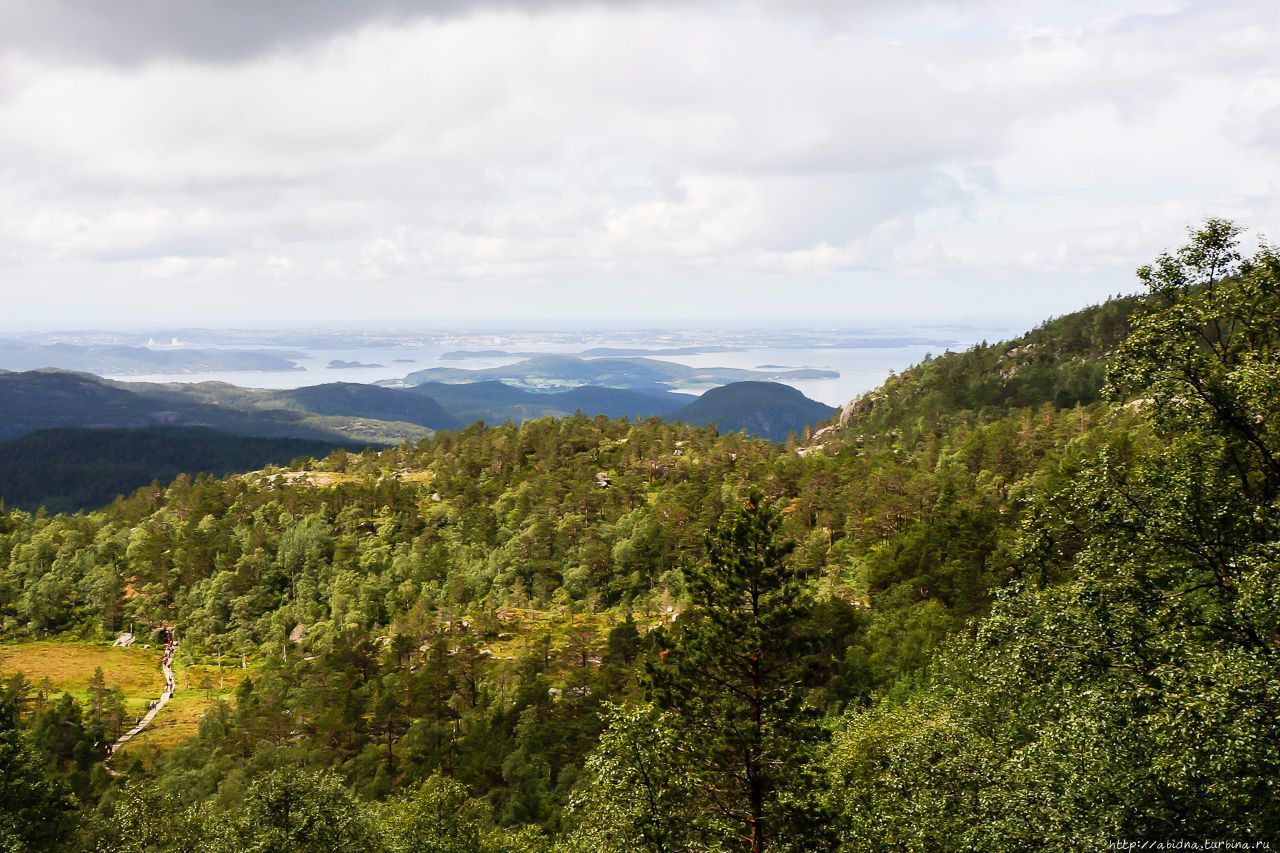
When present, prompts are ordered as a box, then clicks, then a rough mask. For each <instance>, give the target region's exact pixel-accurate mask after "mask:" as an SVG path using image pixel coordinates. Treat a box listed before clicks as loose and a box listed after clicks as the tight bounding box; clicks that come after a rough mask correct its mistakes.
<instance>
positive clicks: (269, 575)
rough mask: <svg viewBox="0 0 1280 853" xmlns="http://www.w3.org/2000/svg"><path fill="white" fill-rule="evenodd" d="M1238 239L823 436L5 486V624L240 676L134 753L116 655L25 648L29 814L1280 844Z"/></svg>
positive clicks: (1261, 526) (190, 825)
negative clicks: (117, 695)
mask: <svg viewBox="0 0 1280 853" xmlns="http://www.w3.org/2000/svg"><path fill="white" fill-rule="evenodd" d="M1237 233H1238V232H1237V229H1235V228H1234V227H1233V226H1231V225H1230V224H1229V223H1225V222H1221V221H1211V222H1209V223H1207V224H1206V226H1205V227H1204V229H1202V230H1201V231H1199V232H1197V233H1196V234H1194V235H1193V239H1192V241H1191V243H1190V244H1189V245H1188V247H1186V248H1185V249H1183V250H1181V251H1180V252H1178V253H1176V254H1174V255H1172V256H1162V257H1161V258H1160V259H1158V261H1157V262H1156V263H1155V264H1153V265H1152V266H1151V267H1149V268H1144V269H1143V270H1141V271H1140V278H1142V280H1143V281H1144V283H1145V284H1146V285H1147V289H1148V294H1147V295H1146V296H1145V297H1144V298H1143V299H1142V300H1136V299H1126V300H1121V301H1117V302H1112V303H1108V304H1107V305H1104V306H1100V307H1098V308H1096V309H1091V310H1090V311H1087V312H1083V313H1081V314H1078V315H1071V316H1069V317H1066V318H1059V319H1058V320H1055V321H1053V322H1051V323H1048V324H1046V325H1045V326H1044V327H1042V328H1041V329H1039V330H1037V331H1036V332H1033V333H1031V334H1029V335H1028V336H1027V337H1026V338H1024V339H1023V340H1022V341H1019V342H1015V343H1014V344H1011V345H999V346H996V347H980V348H977V349H975V350H973V351H971V352H969V353H963V354H955V355H949V356H944V357H941V358H938V359H934V360H931V361H930V362H928V363H926V364H924V365H921V366H920V367H918V368H915V369H913V370H911V371H906V372H904V373H903V374H902V375H900V376H899V377H896V378H895V379H893V380H891V382H890V383H888V384H886V386H885V388H884V389H882V390H881V391H880V392H878V393H877V394H874V395H868V396H867V397H865V398H863V400H862V401H860V402H859V403H858V404H856V405H855V406H853V407H852V409H851V410H850V411H849V412H848V413H847V416H846V417H845V419H844V424H843V427H837V428H834V429H832V430H830V431H828V432H826V433H824V434H823V435H819V436H817V437H816V438H815V440H814V442H813V443H812V444H810V445H808V446H805V447H800V448H794V447H791V448H789V447H786V446H782V445H778V444H773V443H769V442H766V441H761V440H754V439H749V438H746V437H745V436H743V435H740V434H728V435H719V434H718V433H717V431H716V430H715V429H714V428H710V427H696V426H691V425H685V424H672V423H664V422H662V421H659V420H657V419H651V420H646V421H642V422H626V421H621V420H610V419H608V418H605V417H598V418H586V417H581V416H574V417H566V418H563V419H561V420H552V419H545V420H538V421H531V422H527V423H524V424H522V425H519V426H516V425H513V424H507V425H504V426H499V427H485V426H483V425H474V426H471V427H468V428H465V429H461V430H458V431H442V432H438V433H436V434H435V435H433V436H430V437H427V438H424V439H422V440H420V441H417V442H411V443H405V444H403V445H401V446H399V447H396V448H388V449H384V450H381V451H374V450H368V451H364V452H362V453H349V452H345V451H338V452H335V453H333V454H331V455H329V456H328V457H326V458H325V459H323V460H321V461H318V462H315V463H313V464H308V465H306V466H305V467H304V468H300V469H280V468H268V469H266V470H265V471H262V472H258V473H255V474H251V475H241V476H230V477H225V478H221V479H217V478H210V477H201V478H199V479H197V480H194V481H193V480H191V479H190V478H186V477H180V478H178V479H177V480H176V481H174V482H173V483H171V484H169V485H167V486H165V487H163V488H146V489H142V490H140V491H138V492H136V493H135V494H134V495H132V496H131V497H130V498H128V499H127V500H124V501H119V502H116V503H114V504H112V505H111V506H109V507H107V508H105V509H103V510H100V511H97V512H93V513H89V514H83V515H77V516H67V515H57V516H43V515H42V516H33V515H30V514H28V513H24V512H18V511H8V512H7V513H5V514H4V515H3V516H0V630H2V631H3V633H4V635H5V636H6V637H7V638H8V639H10V640H12V641H15V643H16V645H13V646H10V647H8V648H10V649H19V650H20V649H21V648H22V645H21V644H22V642H24V641H30V640H35V639H37V638H45V639H47V638H61V639H63V640H66V641H68V642H70V641H72V640H76V641H78V642H82V643H83V642H87V641H103V640H109V639H110V638H112V637H114V636H115V635H116V634H117V633H119V632H120V631H122V630H125V629H127V628H128V627H129V626H130V625H132V626H134V627H135V631H136V630H137V626H147V627H149V628H151V627H155V626H159V625H161V624H169V625H173V626H176V628H177V632H178V637H179V642H180V646H179V662H180V663H182V664H184V665H190V666H192V667H202V668H203V669H202V670H201V671H204V672H209V673H216V674H217V677H218V679H220V680H223V681H229V682H230V684H231V686H230V687H229V688H228V690H227V694H226V697H225V698H212V691H213V689H214V687H213V686H212V682H210V683H209V686H206V687H205V688H200V687H199V686H198V685H197V686H196V687H195V688H184V689H194V691H195V692H197V693H199V692H200V691H201V690H203V691H204V692H205V695H206V699H207V701H208V710H207V712H205V713H204V714H203V717H202V718H201V719H200V720H199V722H198V725H192V727H191V729H190V730H189V733H188V734H189V736H188V737H187V738H185V739H184V740H182V741H181V742H180V743H178V744H177V745H175V746H171V747H168V748H161V747H160V746H154V747H146V746H145V745H144V746H143V747H140V748H138V749H136V750H130V751H128V752H126V753H124V754H121V755H117V756H115V757H113V758H112V759H111V766H112V767H113V770H114V772H116V773H119V774H120V775H119V776H113V775H110V774H108V773H106V772H105V771H104V770H103V767H102V761H103V758H104V749H103V744H105V743H106V742H108V741H109V739H110V738H111V737H113V736H114V735H115V734H116V733H117V730H118V728H119V726H120V725H122V722H121V721H120V720H119V719H118V715H116V716H114V717H113V716H112V715H111V714H108V713H105V711H104V708H107V707H109V703H106V702H105V700H102V699H101V697H102V696H104V695H107V694H108V693H109V689H108V687H109V685H103V686H101V687H94V688H92V689H90V690H89V693H88V694H87V698H85V699H80V698H77V697H76V696H72V695H70V693H68V694H67V695H66V696H65V697H63V698H59V697H56V696H55V695H53V693H52V692H51V691H50V690H49V689H48V688H47V686H46V687H42V686H41V685H40V684H39V683H33V682H32V681H27V680H24V678H23V677H21V676H19V675H16V674H14V673H16V672H17V671H18V670H20V669H21V667H20V666H19V665H16V663H15V660H16V661H17V662H20V660H21V658H20V657H17V658H16V659H15V655H14V654H13V653H12V652H11V653H10V656H9V657H8V658H7V659H6V660H4V661H3V666H4V671H5V673H6V674H8V675H7V677H8V681H7V687H6V690H5V693H4V696H3V697H2V701H0V712H2V713H0V728H2V730H3V731H2V732H0V743H2V745H3V747H4V748H3V749H2V750H0V761H3V762H4V770H5V774H6V779H8V780H11V781H10V787H9V788H8V789H6V791H5V792H0V800H3V802H0V806H3V810H4V815H5V819H4V820H3V821H0V834H2V835H3V837H4V839H5V843H6V844H7V845H8V846H9V847H12V848H14V849H51V848H54V847H56V846H57V845H65V846H67V847H71V848H74V849H94V848H97V849H139V850H168V849H219V850H221V849H226V850H244V849H279V850H356V849H361V850H365V849H385V850H495V851H496V850H564V851H570V850H572V851H579V850H582V851H585V850H619V851H622V850H628V851H629V850H663V851H668V850H738V849H741V850H766V849H767V850H820V849H847V850H863V849H884V850H920V851H931V850H1023V849H1050V850H1054V849H1061V850H1077V849H1105V848H1106V846H1107V844H1108V843H1109V842H1111V841H1114V840H1116V839H1122V840H1126V841H1141V840H1144V839H1168V838H1182V837H1185V838H1197V839H1199V838H1233V839H1270V838H1274V837H1275V836H1276V834H1277V832H1280V805H1278V801H1277V799H1276V795H1275V785H1276V780H1277V779H1280V724H1277V722H1276V715H1275V714H1274V708H1275V707H1276V705H1277V700H1280V695H1277V692H1278V690H1280V688H1278V687H1277V685H1280V671H1278V670H1280V666H1278V665H1277V661H1276V656H1275V644H1276V637H1277V635H1278V631H1280V604H1278V602H1280V596H1278V593H1280V590H1278V589H1277V586H1276V576H1277V575H1276V570H1277V568H1278V567H1280V529H1278V524H1280V516H1278V514H1277V511H1278V510H1280V506H1277V500H1278V499H1280V491H1278V490H1280V463H1278V462H1277V460H1280V426H1278V424H1280V350H1277V345H1278V344H1280V257H1278V256H1277V254H1276V252H1275V251H1273V250H1272V249H1270V248H1266V247H1264V248H1262V249H1261V250H1260V251H1259V252H1258V253H1257V254H1256V255H1254V256H1253V257H1252V258H1249V259H1244V258H1242V257H1241V256H1240V255H1239V254H1238V251H1237V249H1236V239H1237ZM1028 347H1030V349H1029V350H1028ZM1104 379H1105V388H1104V387H1103V386H1104ZM13 792H17V793H13ZM33 812H34V813H36V814H39V815H40V817H39V818H35V819H33V817H32V814H33Z"/></svg>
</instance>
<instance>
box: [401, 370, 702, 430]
mask: <svg viewBox="0 0 1280 853" xmlns="http://www.w3.org/2000/svg"><path fill="white" fill-rule="evenodd" d="M405 390H406V392H408V393H412V394H416V395H417V394H420V395H423V396H424V397H428V398H430V399H432V400H435V401H437V402H438V403H439V404H440V405H441V406H442V407H443V408H445V409H446V410H448V411H449V412H450V414H451V416H452V417H453V418H454V419H455V420H456V421H457V422H459V423H463V424H470V423H475V422H476V421H485V422H486V423H503V422H505V421H514V422H517V423H519V422H521V421H527V420H536V419H538V418H545V417H564V416H565V415H572V414H573V413H574V412H579V411H580V412H582V413H583V414H587V415H604V416H605V417H610V418H621V417H628V418H632V419H636V418H639V419H643V418H647V417H652V416H654V415H656V416H658V417H666V416H668V415H671V414H673V413H674V412H676V411H677V410H679V409H680V408H681V407H682V406H683V405H685V403H686V402H687V401H688V397H686V396H685V395H682V394H674V393H670V392H666V391H662V392H645V391H631V390H628V389H625V388H600V387H596V386H591V385H587V386H583V387H580V388H572V389H570V390H568V391H554V392H544V393H539V392H537V391H529V390H526V389H524V388H516V387H513V386H511V385H507V384H506V383H504V382H499V381H498V380H496V379H492V380H489V381H486V382H466V383H461V384H455V385H451V384H447V383H443V382H428V383H425V384H422V385H415V386H414V387H412V388H407V389H405Z"/></svg>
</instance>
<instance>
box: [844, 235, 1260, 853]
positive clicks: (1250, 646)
mask: <svg viewBox="0 0 1280 853" xmlns="http://www.w3.org/2000/svg"><path fill="white" fill-rule="evenodd" d="M1234 237H1235V229H1233V228H1232V227H1231V226H1230V225H1229V224H1227V223H1223V222H1217V221H1211V222H1210V223H1208V224H1207V226H1206V227H1205V228H1204V229H1203V230H1201V231H1200V232H1197V233H1196V234H1194V235H1193V239H1192V241H1191V243H1190V244H1189V246H1188V247H1187V248H1186V249H1184V250H1182V251H1181V252H1179V253H1178V254H1177V255H1176V256H1164V257H1162V258H1161V259H1160V261H1159V262H1158V264H1157V266H1156V267H1155V268H1152V269H1144V270H1143V271H1142V273H1141V274H1142V275H1143V277H1144V278H1146V279H1148V281H1149V282H1150V283H1151V284H1152V294H1151V297H1150V299H1149V301H1148V303H1147V306H1148V307H1147V308H1145V309H1144V311H1143V312H1142V313H1141V314H1140V315H1139V317H1138V319H1137V320H1136V327H1135V330H1134V334H1133V336H1132V337H1131V338H1130V340H1129V342H1127V343H1126V344H1125V345H1124V346H1123V347H1122V348H1121V350H1120V352H1119V353H1118V354H1117V358H1116V360H1115V362H1114V365H1113V367H1112V373H1111V375H1112V384H1113V387H1114V388H1115V389H1116V390H1117V392H1118V391H1120V390H1124V391H1127V392H1128V393H1130V394H1132V395H1134V397H1135V399H1137V400H1139V401H1141V402H1139V403H1138V409H1139V410H1140V411H1142V412H1144V413H1146V414H1148V415H1149V417H1150V427H1151V429H1150V431H1149V432H1145V433H1144V432H1142V431H1139V432H1138V433H1137V434H1136V435H1126V434H1125V433H1122V432H1117V433H1116V434H1114V435H1113V437H1112V438H1111V440H1109V441H1108V442H1107V443H1106V444H1105V445H1104V446H1103V447H1102V448H1101V450H1100V451H1099V452H1097V453H1096V454H1095V455H1094V456H1093V457H1092V458H1091V459H1090V460H1089V461H1088V462H1087V464H1086V465H1085V466H1084V467H1083V469H1082V470H1081V471H1080V472H1079V474H1078V475H1077V476H1076V477H1074V478H1072V480H1071V481H1070V483H1069V484H1067V485H1065V486H1063V487H1062V488H1061V489H1059V490H1057V491H1056V492H1053V493H1048V494H1045V495H1043V496H1042V497H1041V498H1040V499H1039V500H1038V506H1037V508H1036V511H1035V512H1034V513H1033V514H1032V515H1031V516H1030V518H1029V523H1028V525H1027V528H1026V532H1025V534H1024V536H1023V539H1022V542H1021V543H1020V553H1021V556H1020V559H1019V562H1020V563H1021V564H1022V565H1023V566H1024V567H1025V568H1026V569H1027V570H1028V571H1027V574H1028V578H1029V581H1030V582H1027V583H1021V584H1015V585H1013V586H1011V587H1010V588H1009V589H1008V590H1006V591H1005V592H1004V593H1003V594H1002V595H1001V597H1000V600H999V602H998V604H997V605H996V607H995V609H994V611H993V613H992V614H991V616H990V617H989V618H987V619H986V620H984V621H983V622H981V623H979V625H978V626H977V633H976V636H975V637H974V638H972V639H963V638H962V639H958V640H956V641H955V642H953V643H952V645H951V647H950V649H949V650H948V652H947V653H946V655H945V656H944V657H943V658H942V660H941V661H940V662H939V663H938V664H937V666H936V667H935V671H934V677H933V680H932V681H931V682H930V683H928V684H927V685H926V686H925V687H924V688H923V689H922V690H921V691H920V692H918V693H916V694H914V695H911V696H910V697H909V698H908V699H906V700H905V701H902V702H900V703H898V702H894V701H885V702H882V703H880V705H878V706H877V707H876V708H874V709H872V710H869V711H864V712H859V713H857V714H855V715H854V716H852V717H851V718H850V719H849V720H848V723H847V725H846V726H845V727H844V729H843V731H842V732H841V733H840V735H839V736H838V737H837V742H836V746H835V748H834V749H833V752H832V758H831V767H832V769H833V773H834V775H835V779H836V780H837V785H836V787H837V790H840V791H841V792H842V793H841V796H840V797H838V807H839V809H840V811H841V812H842V813H843V815H844V817H845V826H844V837H845V841H846V843H847V844H849V845H851V846H860V847H869V848H872V849H916V850H936V849H956V850H966V849H1026V848H1032V847H1034V848H1039V849H1063V850H1070V849H1081V848H1101V847H1105V846H1106V845H1107V843H1108V841H1110V840H1114V839H1126V840H1130V841H1154V840H1162V839H1169V838H1211V839H1212V838H1243V839H1267V838H1273V837H1275V836H1276V833H1277V832H1278V831H1280V809H1278V808H1277V805H1276V803H1277V799H1276V796H1275V792H1276V789H1275V785H1276V780H1277V779H1278V778H1280V725H1277V722H1276V718H1275V715H1274V714H1272V713H1271V712H1270V711H1269V710H1268V709H1270V708H1273V707H1275V703H1276V701H1277V699H1280V691H1278V689H1277V685H1280V666H1278V665H1277V661H1276V657H1275V637H1276V635H1277V630H1278V629H1280V607H1278V606H1277V602H1280V588H1277V583H1276V578H1277V577H1278V576H1280V575H1278V574H1277V569H1280V562H1278V560H1280V511H1278V510H1280V507H1277V504H1276V491H1275V483H1276V481H1275V478H1274V471H1273V466H1274V464H1275V459H1276V458H1277V456H1276V452H1277V451H1280V444H1277V442H1276V440H1275V439H1276V435H1275V433H1274V432H1272V431H1271V430H1272V426H1271V425H1273V424H1274V423H1275V422H1276V420H1277V419H1280V405H1278V404H1280V395H1277V394H1275V393H1274V385H1271V384H1268V383H1274V381H1275V376H1276V374H1277V371H1276V367H1277V365H1276V362H1275V353H1276V350H1275V345H1276V343H1277V342H1278V340H1280V339H1278V338H1277V335H1276V331H1277V329H1276V326H1275V323H1276V316H1277V313H1276V306H1275V302H1274V300H1275V294H1276V288H1277V286H1280V265H1277V263H1276V259H1275V256H1274V253H1273V252H1272V251H1271V250H1270V249H1269V248H1267V247H1263V249H1262V250H1261V251H1260V252H1259V253H1258V255H1257V256H1255V258H1253V259H1252V260H1251V261H1249V262H1247V263H1243V262H1240V259H1239V257H1238V255H1236V254H1235V250H1234ZM1224 275H1226V276H1229V277H1228V278H1225V279H1224V278H1222V276H1224ZM1237 335H1239V336H1240V337H1236V336H1237ZM1259 375H1261V376H1265V377H1268V378H1259ZM1055 577H1057V578H1065V580H1062V581H1060V582H1057V583H1046V581H1049V580H1052V579H1053V578H1055Z"/></svg>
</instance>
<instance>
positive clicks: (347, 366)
mask: <svg viewBox="0 0 1280 853" xmlns="http://www.w3.org/2000/svg"><path fill="white" fill-rule="evenodd" d="M325 366H326V367H327V368H329V369H330V370H352V369H354V368H357V367H382V366H383V365H381V364H365V363H364V362H362V361H343V360H342V359H339V358H335V359H334V360H333V361H331V362H329V363H328V364H327V365H325Z"/></svg>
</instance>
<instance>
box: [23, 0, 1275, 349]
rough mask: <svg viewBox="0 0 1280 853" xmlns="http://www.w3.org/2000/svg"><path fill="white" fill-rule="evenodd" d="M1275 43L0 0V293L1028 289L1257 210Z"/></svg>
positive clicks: (1262, 207)
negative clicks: (1209, 219)
mask: <svg viewBox="0 0 1280 853" xmlns="http://www.w3.org/2000/svg"><path fill="white" fill-rule="evenodd" d="M904 10H907V11H904ZM1277 44H1280V7H1277V5H1276V4H1275V2H1274V0H1218V2H1201V3H1197V2H1170V1H1169V0H1108V2H1091V0H1063V2H1035V0H1031V2H1028V0H1018V1H1017V2H1007V3H1001V2H996V0H990V2H984V0H952V2H940V3H936V4H906V3H900V2H889V0H862V2H856V0H851V2H821V0H812V1H811V2H805V0H790V2H777V3H770V2H764V1H763V0H760V1H759V2H741V3H732V2H723V3H696V2H660V1H659V0H655V2H552V1H551V0H547V2H523V3H515V2H508V3H502V2H485V3H464V2H461V0H458V2H438V3H426V2H421V0H420V2H408V0H367V2H364V3H359V4H356V3H350V2H346V0H275V2H271V3H266V2H260V0H222V2H214V0H115V2H110V3H108V2H100V0H38V2H37V1H36V0H0V294H2V295H3V309H2V312H3V313H0V326H10V327H12V326H23V327H47V328H52V327H56V328H68V327H72V326H93V327H98V328H101V327H113V326H114V327H125V326H138V325H148V324H174V325H204V326H210V325H232V324H234V325H242V326H245V325H254V326H284V325H290V326H296V325H330V326H340V327H355V326H361V325H366V326H390V325H394V326H398V327H408V326H441V325H448V324H450V323H454V322H475V321H481V322H487V323H491V324H493V325H495V326H504V325H506V326H510V325H525V326H571V325H581V324H587V325H613V326H641V325H654V324H669V325H674V326H689V325H695V326H697V325H724V326H733V325H753V324H760V323H768V324H772V325H810V324H814V323H819V324H822V325H828V326H830V325H848V326H866V325H875V324H884V323H892V322H899V321H902V320H904V319H905V320H918V321H921V322H938V321H948V320H951V321H971V320H982V321H993V320H1008V321H1021V320H1034V319H1038V318H1041V317H1043V316H1045V315H1047V314H1050V313H1056V312H1062V311H1065V310H1070V309H1072V308H1075V307H1079V306H1081V305H1084V304H1087V303H1089V302H1091V301H1095V300H1097V299H1100V298H1103V297H1105V296H1107V295H1108V294H1112V293H1116V292H1121V291H1130V290H1132V289H1133V288H1134V287H1135V284H1134V282H1133V276H1132V271H1133V268H1134V267H1135V266H1136V265H1138V264H1139V263H1142V262H1143V261H1145V260H1147V259H1149V258H1150V257H1151V255H1152V254H1153V253H1154V252H1156V251H1159V250H1160V249H1162V248H1166V247H1170V246H1174V245H1177V244H1178V243H1179V242H1180V241H1181V239H1182V237H1183V235H1184V230H1185V228H1186V227H1187V226H1188V225H1189V224H1192V223H1195V222H1196V221H1198V220H1200V219H1202V218H1203V217H1205V216H1207V215H1222V216H1229V217H1233V218H1236V219H1238V220H1239V221H1240V222H1242V223H1243V224H1245V225H1247V226H1249V227H1251V228H1253V229H1255V230H1256V231H1261V232H1264V233H1267V232H1269V233H1272V234H1275V235H1277V236H1280V227H1277V226H1280V51H1277V50H1276V45H1277Z"/></svg>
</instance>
